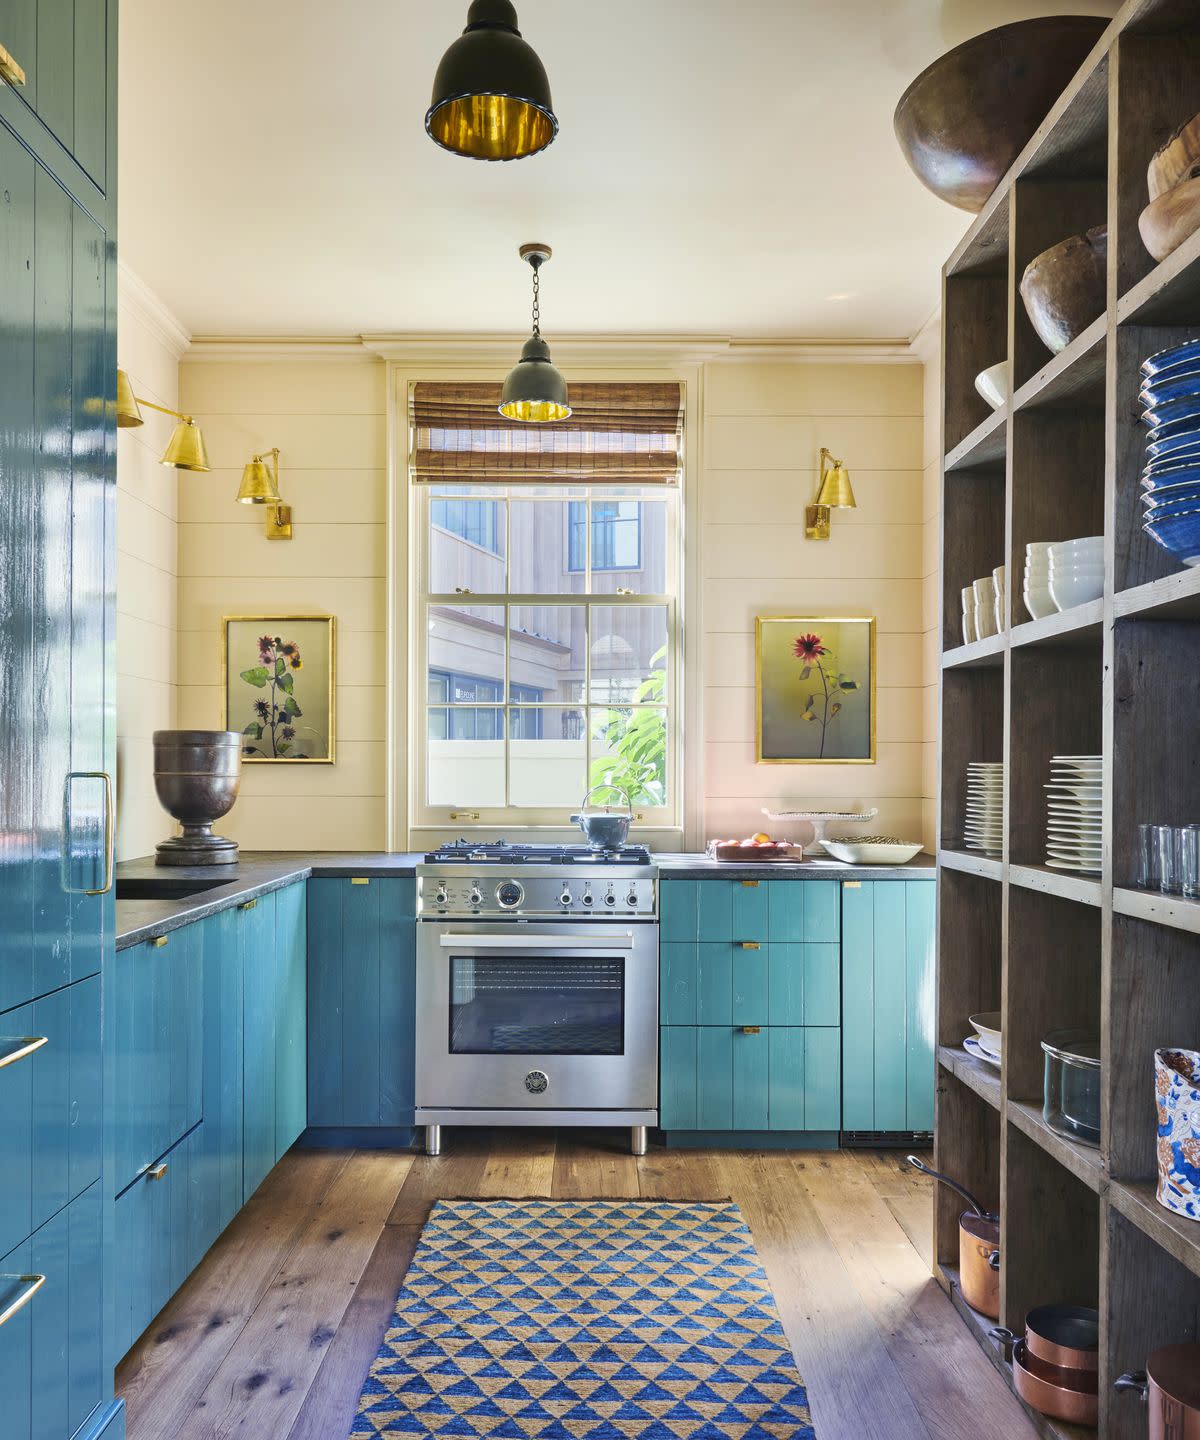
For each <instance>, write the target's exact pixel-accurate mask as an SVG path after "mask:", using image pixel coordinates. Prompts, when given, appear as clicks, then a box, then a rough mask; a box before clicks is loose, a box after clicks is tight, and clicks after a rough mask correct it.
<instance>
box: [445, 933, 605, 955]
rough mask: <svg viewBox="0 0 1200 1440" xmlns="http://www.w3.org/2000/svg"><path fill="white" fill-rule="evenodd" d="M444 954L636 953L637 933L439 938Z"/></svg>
mask: <svg viewBox="0 0 1200 1440" xmlns="http://www.w3.org/2000/svg"><path fill="white" fill-rule="evenodd" d="M438 944H439V945H440V946H441V947H442V949H443V950H447V949H454V950H462V949H467V950H632V949H633V933H632V931H629V930H624V931H621V932H619V933H615V934H614V933H613V932H611V931H608V930H605V931H604V933H603V934H602V935H512V934H507V935H455V934H452V933H451V934H447V933H444V932H443V934H441V935H439V936H438Z"/></svg>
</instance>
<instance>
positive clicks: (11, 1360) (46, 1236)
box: [0, 1181, 112, 1440]
mask: <svg viewBox="0 0 1200 1440" xmlns="http://www.w3.org/2000/svg"><path fill="white" fill-rule="evenodd" d="M102 1212H103V1194H102V1186H101V1184H100V1182H99V1181H96V1183H95V1184H93V1185H91V1186H90V1187H89V1188H88V1189H87V1190H85V1191H84V1192H83V1193H82V1194H81V1195H79V1196H77V1197H76V1199H74V1200H73V1201H72V1202H71V1204H70V1205H68V1206H66V1207H65V1208H64V1209H62V1210H60V1211H59V1212H58V1214H57V1215H55V1216H54V1217H53V1219H51V1220H49V1221H47V1223H46V1224H45V1225H43V1226H42V1227H41V1228H40V1229H39V1230H36V1231H35V1232H34V1233H33V1235H31V1236H30V1237H29V1238H28V1239H27V1240H25V1241H23V1242H22V1244H20V1245H19V1246H17V1248H16V1249H15V1250H10V1251H9V1252H8V1253H7V1254H6V1255H4V1256H3V1257H2V1258H0V1308H4V1307H7V1306H8V1305H9V1304H11V1303H12V1302H13V1301H14V1300H17V1299H19V1298H20V1297H21V1296H22V1295H23V1294H26V1293H28V1292H29V1291H30V1290H31V1289H32V1287H33V1285H34V1283H35V1281H34V1279H33V1278H32V1277H37V1276H45V1281H44V1283H42V1284H41V1286H40V1287H39V1288H37V1289H36V1290H35V1291H34V1293H33V1294H32V1297H31V1298H30V1299H29V1301H28V1303H27V1304H25V1305H24V1306H23V1307H22V1308H21V1309H20V1310H18V1311H17V1312H16V1313H15V1314H13V1315H12V1316H11V1317H10V1319H9V1320H8V1321H7V1322H6V1323H5V1324H4V1325H3V1326H0V1395H2V1396H3V1404H4V1425H3V1432H4V1436H5V1440H70V1437H71V1436H72V1435H74V1434H75V1432H76V1431H77V1430H78V1429H79V1427H80V1426H81V1425H82V1424H83V1422H84V1421H85V1420H86V1419H87V1418H88V1416H89V1415H91V1413H92V1411H93V1410H94V1409H95V1408H96V1406H97V1405H99V1403H100V1400H101V1398H102V1393H103V1387H102V1384H101V1373H102V1372H101V1335H102V1331H103V1313H102V1307H101V1287H100V1276H101V1270H102V1254H101V1245H102V1236H103V1220H102ZM26 1277H31V1278H26ZM111 1380H112V1376H111V1374H110V1375H109V1382H110V1383H109V1386H108V1392H107V1393H109V1394H111V1393H112V1385H111Z"/></svg>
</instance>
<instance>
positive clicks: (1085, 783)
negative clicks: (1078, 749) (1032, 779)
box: [1046, 755, 1103, 875]
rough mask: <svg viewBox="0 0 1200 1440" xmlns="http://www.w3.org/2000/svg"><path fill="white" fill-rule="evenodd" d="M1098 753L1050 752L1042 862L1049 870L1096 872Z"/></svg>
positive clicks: (1099, 824) (1099, 845) (1099, 811)
mask: <svg viewBox="0 0 1200 1440" xmlns="http://www.w3.org/2000/svg"><path fill="white" fill-rule="evenodd" d="M1100 787H1101V761H1100V756H1099V755H1052V756H1051V757H1050V783H1049V785H1047V786H1046V807H1047V821H1046V864H1047V865H1049V867H1050V868H1051V869H1052V870H1074V871H1077V872H1079V873H1081V874H1086V875H1098V874H1099V873H1100V855H1101V848H1102V839H1101V837H1102V833H1103V832H1102V821H1101V816H1102V806H1101V788H1100Z"/></svg>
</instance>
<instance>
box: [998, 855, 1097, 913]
mask: <svg viewBox="0 0 1200 1440" xmlns="http://www.w3.org/2000/svg"><path fill="white" fill-rule="evenodd" d="M1008 878H1009V880H1010V881H1011V882H1012V883H1013V884H1014V885H1020V886H1021V887H1022V889H1024V890H1038V891H1040V892H1041V894H1043V895H1055V896H1057V897H1058V898H1059V899H1060V900H1075V901H1077V902H1078V903H1079V904H1080V905H1096V906H1098V905H1099V904H1100V881H1099V880H1098V879H1093V878H1092V877H1090V876H1088V875H1076V874H1073V873H1072V872H1071V871H1069V870H1052V869H1051V868H1050V867H1049V865H1009V867H1008Z"/></svg>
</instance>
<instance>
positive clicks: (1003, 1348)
mask: <svg viewBox="0 0 1200 1440" xmlns="http://www.w3.org/2000/svg"><path fill="white" fill-rule="evenodd" d="M988 1334H989V1335H990V1336H991V1337H992V1339H993V1340H996V1341H998V1342H999V1344H1000V1353H1001V1354H1002V1355H1003V1356H1004V1358H1005V1360H1007V1361H1008V1363H1009V1364H1010V1365H1011V1364H1012V1358H1013V1346H1014V1345H1016V1343H1017V1342H1018V1340H1020V1338H1021V1337H1020V1336H1019V1335H1015V1334H1014V1333H1013V1332H1012V1331H1011V1330H1009V1329H1008V1327H1007V1326H1005V1325H996V1326H994V1327H993V1328H992V1329H991V1330H989V1331H988Z"/></svg>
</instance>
